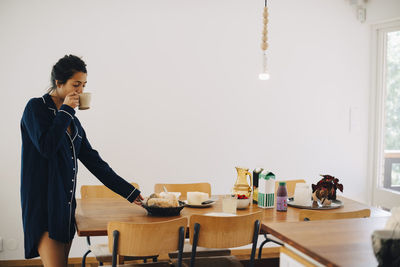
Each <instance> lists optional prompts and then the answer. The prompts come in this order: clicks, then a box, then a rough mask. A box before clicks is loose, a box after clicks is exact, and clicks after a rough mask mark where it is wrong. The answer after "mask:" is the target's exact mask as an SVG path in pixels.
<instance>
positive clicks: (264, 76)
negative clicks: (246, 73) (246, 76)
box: [258, 72, 270, 81]
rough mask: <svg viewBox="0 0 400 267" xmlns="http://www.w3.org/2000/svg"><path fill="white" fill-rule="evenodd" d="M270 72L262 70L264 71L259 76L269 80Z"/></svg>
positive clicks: (261, 78)
mask: <svg viewBox="0 0 400 267" xmlns="http://www.w3.org/2000/svg"><path fill="white" fill-rule="evenodd" d="M269 77H270V76H269V73H268V72H262V73H260V74H259V75H258V78H259V79H260V80H263V81H266V80H269Z"/></svg>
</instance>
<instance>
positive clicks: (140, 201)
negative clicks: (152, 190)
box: [133, 195, 144, 206]
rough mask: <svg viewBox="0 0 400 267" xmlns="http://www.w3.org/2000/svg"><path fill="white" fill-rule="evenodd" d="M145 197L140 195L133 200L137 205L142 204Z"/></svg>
mask: <svg viewBox="0 0 400 267" xmlns="http://www.w3.org/2000/svg"><path fill="white" fill-rule="evenodd" d="M143 199H144V198H143V197H142V195H138V197H137V198H136V199H135V200H134V201H133V203H135V204H136V205H139V206H142V200H143Z"/></svg>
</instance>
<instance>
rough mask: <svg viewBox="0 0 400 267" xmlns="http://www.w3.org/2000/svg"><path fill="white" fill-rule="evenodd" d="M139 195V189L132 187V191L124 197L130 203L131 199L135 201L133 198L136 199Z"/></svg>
mask: <svg viewBox="0 0 400 267" xmlns="http://www.w3.org/2000/svg"><path fill="white" fill-rule="evenodd" d="M139 195H140V191H139V189H137V188H134V189H133V190H132V192H130V193H129V195H128V196H127V197H126V199H127V200H128V201H129V202H131V203H132V202H133V201H135V199H136V198H137V197H138V196H139Z"/></svg>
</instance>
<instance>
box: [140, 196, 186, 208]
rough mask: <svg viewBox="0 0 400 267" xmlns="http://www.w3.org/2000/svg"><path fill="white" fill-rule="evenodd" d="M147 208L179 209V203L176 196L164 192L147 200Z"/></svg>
mask: <svg viewBox="0 0 400 267" xmlns="http://www.w3.org/2000/svg"><path fill="white" fill-rule="evenodd" d="M145 203H146V205H147V206H156V207H162V208H171V207H179V201H178V199H177V198H176V196H175V195H174V194H168V193H165V192H163V193H162V194H158V193H154V194H151V195H150V197H149V198H147V199H145Z"/></svg>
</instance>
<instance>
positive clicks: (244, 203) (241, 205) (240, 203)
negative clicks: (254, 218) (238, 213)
mask: <svg viewBox="0 0 400 267" xmlns="http://www.w3.org/2000/svg"><path fill="white" fill-rule="evenodd" d="M249 204H250V198H243V199H238V200H237V203H236V208H237V209H238V210H243V209H245V208H247V207H248V206H249Z"/></svg>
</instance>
